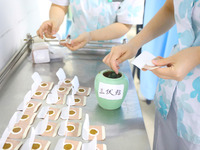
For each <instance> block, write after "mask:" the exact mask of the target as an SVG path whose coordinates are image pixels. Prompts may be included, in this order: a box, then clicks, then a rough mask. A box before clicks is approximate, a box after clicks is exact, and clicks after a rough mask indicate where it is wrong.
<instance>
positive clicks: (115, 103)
mask: <svg viewBox="0 0 200 150" xmlns="http://www.w3.org/2000/svg"><path fill="white" fill-rule="evenodd" d="M128 86H129V81H128V78H127V76H126V75H125V74H123V73H122V72H119V73H118V74H115V72H114V71H112V70H103V71H101V72H99V73H98V74H97V75H96V78H95V83H94V87H95V93H96V97H97V100H98V103H99V105H100V106H101V107H102V108H104V109H107V110H114V109H117V108H119V107H120V106H121V104H122V102H123V101H124V99H125V97H126V94H127V91H128Z"/></svg>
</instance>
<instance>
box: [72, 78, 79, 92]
mask: <svg viewBox="0 0 200 150" xmlns="http://www.w3.org/2000/svg"><path fill="white" fill-rule="evenodd" d="M71 84H72V88H74V91H73V92H75V93H73V94H76V92H77V91H78V88H79V80H78V77H77V76H74V78H73V80H72V81H71Z"/></svg>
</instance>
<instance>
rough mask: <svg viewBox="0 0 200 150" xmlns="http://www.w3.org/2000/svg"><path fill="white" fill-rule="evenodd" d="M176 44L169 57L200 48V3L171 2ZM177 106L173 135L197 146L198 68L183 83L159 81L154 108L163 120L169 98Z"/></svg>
mask: <svg viewBox="0 0 200 150" xmlns="http://www.w3.org/2000/svg"><path fill="white" fill-rule="evenodd" d="M174 11H175V20H176V25H177V32H178V38H179V44H178V45H177V46H176V47H174V49H173V50H172V53H171V55H172V54H175V53H177V52H178V51H180V50H183V49H185V48H189V47H193V46H200V0H174ZM173 98H174V102H175V104H176V106H177V110H176V111H177V112H176V114H177V134H178V136H179V137H181V138H184V139H186V140H187V141H189V142H191V143H193V144H200V65H198V66H196V67H195V68H194V69H193V70H191V71H190V72H189V73H188V75H187V76H186V77H185V78H184V80H183V81H181V82H177V81H174V80H164V79H160V80H159V85H158V88H157V94H156V96H155V105H156V108H157V109H158V111H159V112H160V113H161V115H162V117H163V118H165V119H166V118H167V115H168V112H169V109H170V106H171V103H172V99H173Z"/></svg>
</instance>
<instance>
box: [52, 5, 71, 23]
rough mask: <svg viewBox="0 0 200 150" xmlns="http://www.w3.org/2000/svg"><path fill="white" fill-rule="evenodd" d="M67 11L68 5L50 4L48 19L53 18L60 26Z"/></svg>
mask: <svg viewBox="0 0 200 150" xmlns="http://www.w3.org/2000/svg"><path fill="white" fill-rule="evenodd" d="M67 11H68V6H59V5H56V4H52V5H51V8H50V11H49V19H50V20H54V21H56V22H57V24H58V25H59V26H60V25H61V24H62V22H63V20H64V17H65V15H66V13H67Z"/></svg>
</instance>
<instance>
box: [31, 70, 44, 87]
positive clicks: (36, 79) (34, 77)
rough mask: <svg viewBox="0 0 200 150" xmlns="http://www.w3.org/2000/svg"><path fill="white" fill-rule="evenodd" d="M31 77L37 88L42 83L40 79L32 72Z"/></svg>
mask: <svg viewBox="0 0 200 150" xmlns="http://www.w3.org/2000/svg"><path fill="white" fill-rule="evenodd" d="M31 77H32V79H33V81H34V82H35V83H37V84H38V86H39V85H40V83H41V82H42V78H41V77H40V75H39V73H38V72H34V73H33V75H32V76H31Z"/></svg>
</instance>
